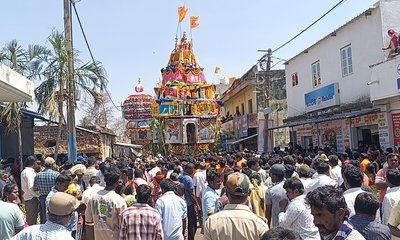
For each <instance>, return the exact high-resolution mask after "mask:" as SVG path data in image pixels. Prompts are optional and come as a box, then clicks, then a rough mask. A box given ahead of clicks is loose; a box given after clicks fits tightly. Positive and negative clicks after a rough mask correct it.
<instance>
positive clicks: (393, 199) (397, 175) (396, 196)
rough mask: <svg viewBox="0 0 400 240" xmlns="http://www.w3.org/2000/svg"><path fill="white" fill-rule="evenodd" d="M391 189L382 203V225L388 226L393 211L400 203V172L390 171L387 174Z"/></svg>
mask: <svg viewBox="0 0 400 240" xmlns="http://www.w3.org/2000/svg"><path fill="white" fill-rule="evenodd" d="M386 179H387V180H386V182H387V184H388V186H389V189H388V190H387V191H386V194H385V198H384V199H383V203H382V224H384V225H387V224H388V220H389V216H390V213H391V212H392V209H393V208H394V207H395V206H396V205H397V204H398V203H399V202H400V171H399V170H398V169H389V170H388V172H387V174H386Z"/></svg>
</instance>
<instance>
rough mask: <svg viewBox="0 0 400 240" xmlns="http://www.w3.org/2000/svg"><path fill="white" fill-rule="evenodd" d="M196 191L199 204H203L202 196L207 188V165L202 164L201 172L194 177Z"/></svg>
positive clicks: (200, 166)
mask: <svg viewBox="0 0 400 240" xmlns="http://www.w3.org/2000/svg"><path fill="white" fill-rule="evenodd" d="M193 183H194V191H195V196H196V198H197V202H199V203H200V202H201V196H202V195H203V191H204V190H205V188H206V163H205V162H201V163H200V165H199V170H198V171H197V172H196V173H195V174H194V176H193Z"/></svg>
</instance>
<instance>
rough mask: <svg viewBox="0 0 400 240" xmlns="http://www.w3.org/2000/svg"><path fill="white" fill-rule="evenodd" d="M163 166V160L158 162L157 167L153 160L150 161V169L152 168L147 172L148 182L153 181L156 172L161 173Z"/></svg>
mask: <svg viewBox="0 0 400 240" xmlns="http://www.w3.org/2000/svg"><path fill="white" fill-rule="evenodd" d="M163 166H164V161H163V160H158V162H157V165H156V163H155V161H154V160H151V161H150V167H151V168H152V169H151V170H150V171H149V175H150V181H153V178H154V177H155V176H156V174H157V173H158V172H161V170H162V168H163Z"/></svg>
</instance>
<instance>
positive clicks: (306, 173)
mask: <svg viewBox="0 0 400 240" xmlns="http://www.w3.org/2000/svg"><path fill="white" fill-rule="evenodd" d="M299 177H300V181H301V183H303V187H304V191H305V192H306V190H307V189H308V185H310V183H311V182H312V179H311V178H310V167H309V166H308V165H307V164H305V163H303V164H301V165H300V166H299ZM306 193H307V192H306Z"/></svg>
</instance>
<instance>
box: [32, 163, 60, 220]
mask: <svg viewBox="0 0 400 240" xmlns="http://www.w3.org/2000/svg"><path fill="white" fill-rule="evenodd" d="M55 164H56V161H55V160H54V158H52V157H47V158H45V159H44V167H45V169H44V170H43V171H41V172H40V173H38V174H37V175H36V177H35V181H34V183H33V187H34V189H35V190H38V191H39V193H40V196H39V200H40V223H41V224H43V223H45V222H46V197H47V195H48V194H49V192H50V191H51V188H52V187H53V186H54V183H55V181H56V178H57V177H58V175H59V173H58V172H56V171H54V170H53V169H54V167H55Z"/></svg>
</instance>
